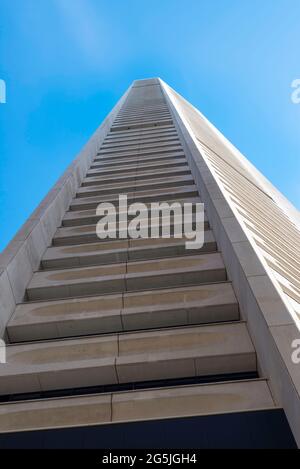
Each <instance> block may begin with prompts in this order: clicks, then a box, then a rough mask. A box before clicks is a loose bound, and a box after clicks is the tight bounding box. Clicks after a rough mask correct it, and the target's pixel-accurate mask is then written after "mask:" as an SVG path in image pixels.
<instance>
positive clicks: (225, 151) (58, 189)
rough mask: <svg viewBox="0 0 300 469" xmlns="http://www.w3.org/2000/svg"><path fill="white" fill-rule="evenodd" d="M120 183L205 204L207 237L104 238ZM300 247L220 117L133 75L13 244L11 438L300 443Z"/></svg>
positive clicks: (58, 442) (8, 289)
mask: <svg viewBox="0 0 300 469" xmlns="http://www.w3.org/2000/svg"><path fill="white" fill-rule="evenodd" d="M119 194H127V196H128V202H129V203H131V202H144V203H146V204H150V203H151V202H158V201H160V202H161V201H165V202H174V201H181V202H182V201H186V202H187V201H189V202H199V201H201V202H203V203H204V207H205V223H204V225H205V236H204V245H203V247H202V248H201V249H199V250H187V249H185V242H184V241H185V240H184V239H176V238H171V239H167V238H157V239H152V238H149V239H130V238H129V237H127V238H125V239H124V238H121V239H119V238H117V239H106V240H100V239H99V238H98V237H97V235H96V223H97V221H98V220H99V214H98V215H97V213H96V208H97V206H98V204H99V203H100V202H111V203H117V200H118V197H119ZM299 246H300V233H299V214H298V212H297V210H296V209H295V208H293V206H291V204H290V203H289V202H288V201H287V200H286V199H285V198H284V197H283V196H282V195H281V194H280V193H279V192H278V191H277V190H276V189H275V188H274V187H273V186H272V185H271V184H270V183H269V182H268V181H267V180H266V179H265V178H264V177H263V176H262V175H261V174H260V173H259V172H258V171H257V170H256V169H255V168H254V167H253V166H252V165H251V164H250V163H249V162H248V161H247V160H246V159H245V158H244V157H243V156H242V155H241V154H240V153H239V152H238V151H237V150H236V149H235V148H234V147H233V146H232V145H231V144H230V143H229V142H228V141H227V140H226V139H225V138H224V137H223V136H222V135H221V134H220V133H219V132H218V131H217V130H216V129H215V128H214V127H213V126H212V125H211V124H210V123H209V122H208V121H207V120H206V119H205V117H203V116H202V115H201V114H200V113H199V112H198V111H197V110H196V109H195V108H194V107H193V106H192V105H191V104H189V103H188V102H187V101H185V100H184V99H183V98H182V97H181V96H179V95H178V94H177V93H176V92H175V91H174V90H172V89H171V88H170V87H169V86H168V85H166V84H165V83H164V82H163V81H162V80H160V79H158V78H155V79H147V80H137V81H135V82H133V84H132V85H131V86H130V88H129V89H128V90H127V92H126V93H125V95H124V96H123V97H122V98H121V100H120V101H119V102H118V103H117V105H116V106H115V107H114V109H113V110H112V111H111V113H110V114H109V115H108V117H107V118H106V119H105V121H104V122H103V123H102V125H101V126H100V127H99V128H98V130H97V131H96V132H95V134H94V135H93V136H92V138H91V139H90V141H89V142H88V143H87V145H86V146H85V147H84V149H83V150H82V152H81V153H80V154H79V156H78V157H77V158H76V159H75V160H74V162H73V163H72V164H71V165H70V167H69V168H68V169H67V170H66V172H65V173H64V174H63V176H62V177H61V178H60V179H59V181H58V182H57V183H56V185H55V186H54V187H53V189H52V190H51V191H50V192H49V194H48V195H47V197H46V198H45V199H44V200H43V201H42V203H41V204H40V206H39V207H38V208H37V209H36V210H35V212H34V213H33V214H32V216H31V217H30V218H29V219H28V221H27V222H26V223H25V225H24V226H23V227H22V228H21V230H20V231H19V232H18V233H17V235H16V236H15V238H14V239H13V240H12V242H11V243H10V245H9V246H8V247H7V249H6V250H5V251H4V252H3V254H2V255H1V260H0V265H1V269H0V329H1V333H2V337H3V338H4V340H5V342H6V344H7V346H6V350H5V352H6V363H1V364H0V447H2V448H3V447H8V446H9V447H12V446H13V447H18V446H26V445H27V446H30V447H36V448H38V447H44V448H47V447H51V446H56V447H57V446H61V447H72V445H73V446H74V447H83V448H84V447H108V448H113V447H132V448H134V447H146V448H147V447H148V448H149V447H150V448H151V447H152V448H153V447H169V448H172V447H174V448H176V447H177V448H180V447H182V448H187V447H194V448H195V447H198V448H217V447H233V448H235V447H236V448H237V447H293V446H295V445H296V444H298V445H299V444H300V398H299V391H300V364H298V363H297V362H298V360H297V358H298V355H297V340H299V339H300V334H299V319H300V318H299V312H300V310H299V299H300V279H299V266H300V255H299ZM299 345H300V342H299V344H298V347H299ZM299 357H300V353H299ZM3 361H4V360H3Z"/></svg>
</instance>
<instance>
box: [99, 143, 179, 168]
mask: <svg viewBox="0 0 300 469" xmlns="http://www.w3.org/2000/svg"><path fill="white" fill-rule="evenodd" d="M183 156H184V153H183V152H182V151H181V150H175V149H174V151H172V149H169V148H168V149H167V150H166V151H164V150H160V151H159V152H151V153H150V152H149V153H148V152H147V153H146V152H145V153H134V152H128V154H121V153H117V154H116V155H114V156H113V157H105V156H100V157H98V158H95V160H94V163H93V164H92V165H91V168H92V169H94V168H103V169H108V168H113V167H114V166H118V167H119V168H120V171H121V170H122V169H123V168H126V165H129V164H131V165H132V164H140V163H149V162H154V161H157V162H159V161H162V162H163V161H165V162H167V161H169V160H170V159H174V158H182V157H183Z"/></svg>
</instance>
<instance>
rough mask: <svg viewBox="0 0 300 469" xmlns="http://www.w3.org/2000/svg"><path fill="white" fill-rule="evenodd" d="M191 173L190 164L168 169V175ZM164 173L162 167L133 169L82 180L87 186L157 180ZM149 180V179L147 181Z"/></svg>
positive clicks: (83, 184) (83, 185)
mask: <svg viewBox="0 0 300 469" xmlns="http://www.w3.org/2000/svg"><path fill="white" fill-rule="evenodd" d="M189 174H191V172H190V169H189V167H188V165H185V166H181V167H179V168H176V167H173V168H171V169H169V170H168V176H177V175H178V176H180V175H189ZM161 175H162V171H161V170H160V169H148V170H145V171H139V172H138V173H137V171H136V170H133V171H132V172H128V173H126V174H124V175H123V174H115V175H113V176H112V175H108V176H101V175H100V174H99V175H98V176H95V177H92V176H89V177H86V178H85V179H84V180H83V181H82V187H85V186H91V185H92V186H93V185H96V184H97V185H100V184H101V185H102V184H103V185H105V184H106V185H109V184H112V183H125V182H132V181H136V182H137V183H138V182H141V181H147V180H149V179H150V180H153V181H154V180H155V179H156V178H157V177H158V178H160V177H161ZM147 182H148V181H147Z"/></svg>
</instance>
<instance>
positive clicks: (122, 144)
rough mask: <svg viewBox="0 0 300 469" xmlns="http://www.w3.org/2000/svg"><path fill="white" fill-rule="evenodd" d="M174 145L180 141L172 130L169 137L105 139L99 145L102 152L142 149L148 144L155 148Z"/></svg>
mask: <svg viewBox="0 0 300 469" xmlns="http://www.w3.org/2000/svg"><path fill="white" fill-rule="evenodd" d="M168 142H170V143H172V144H173V143H174V142H178V143H180V140H179V138H178V135H177V134H176V131H175V130H174V132H173V133H171V134H169V135H160V136H156V135H154V136H152V137H151V136H148V137H144V138H140V137H131V138H125V139H124V138H121V139H119V140H114V141H111V140H107V139H105V140H104V141H103V143H102V145H101V149H103V150H110V149H117V148H120V149H122V148H131V147H135V146H137V147H138V148H139V147H141V148H143V147H144V145H147V146H148V145H150V144H155V146H157V145H159V144H160V143H163V144H165V143H168Z"/></svg>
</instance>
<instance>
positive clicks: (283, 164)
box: [0, 0, 300, 250]
mask: <svg viewBox="0 0 300 469" xmlns="http://www.w3.org/2000/svg"><path fill="white" fill-rule="evenodd" d="M299 18H300V2H299V0H264V1H261V0H243V1H241V0H205V1H204V0H195V1H192V0H185V1H177V0H151V1H149V2H147V1H141V0H139V1H135V0H109V1H108V0H106V1H102V0H0V79H4V80H5V82H6V86H7V103H6V104H0V217H1V218H0V219H1V226H0V250H1V249H3V248H4V247H5V245H6V244H7V243H8V242H9V240H10V239H11V238H12V236H13V235H14V234H15V232H16V231H17V229H18V228H19V227H20V226H21V225H22V224H23V223H24V221H25V220H26V218H27V217H28V216H29V215H30V213H31V212H32V211H33V209H34V208H35V207H36V206H37V205H38V203H39V202H40V201H41V199H42V197H43V196H44V195H45V194H46V193H47V191H48V190H49V189H50V188H51V186H52V185H53V184H54V183H55V181H56V179H57V178H58V177H59V175H60V174H61V173H62V172H63V171H64V169H65V168H66V167H67V165H68V164H69V163H70V162H71V160H72V159H73V158H74V156H75V155H76V153H77V152H78V151H79V150H80V148H81V147H82V145H83V144H84V143H85V142H86V140H87V139H88V138H89V136H90V135H91V133H92V132H93V131H94V130H95V128H96V127H97V126H98V125H99V124H100V123H101V121H102V120H103V118H104V117H105V115H106V114H107V113H108V112H109V110H110V109H111V108H112V106H113V105H114V104H115V103H116V101H117V100H118V98H119V97H120V95H121V94H122V93H123V92H124V91H125V90H126V88H127V87H128V86H129V84H130V83H131V81H132V80H134V79H138V78H146V77H152V76H160V77H161V78H162V79H163V80H165V81H166V82H167V83H168V84H169V85H171V86H172V87H173V88H175V89H176V90H177V91H178V92H179V93H181V94H182V95H183V96H184V97H185V98H187V99H188V100H189V101H191V102H192V103H193V104H194V105H195V106H196V107H198V108H199V109H200V110H201V112H203V113H204V114H205V115H206V117H208V118H209V119H210V120H211V121H212V122H213V123H214V124H215V125H216V126H217V127H218V128H219V130H221V131H222V132H223V133H224V134H225V136H226V137H227V138H229V139H230V140H231V141H232V143H234V144H235V145H236V146H237V147H238V148H239V149H240V150H241V151H242V152H243V153H244V154H245V155H246V156H247V157H248V158H249V160H250V161H251V162H252V163H254V164H255V165H256V166H257V167H258V169H260V170H261V171H262V172H263V173H264V175H265V176H267V177H268V178H269V179H270V180H271V181H272V182H273V184H275V185H276V186H277V187H278V188H279V190H281V191H282V192H283V193H284V194H285V195H286V196H287V197H288V198H289V199H290V200H291V201H292V202H293V203H294V204H295V205H296V206H297V207H298V208H300V183H299V180H300V157H299V156H300V104H298V105H296V104H293V103H292V101H291V93H292V88H291V83H292V81H293V80H294V79H296V78H300V61H299V44H300V27H299Z"/></svg>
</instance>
